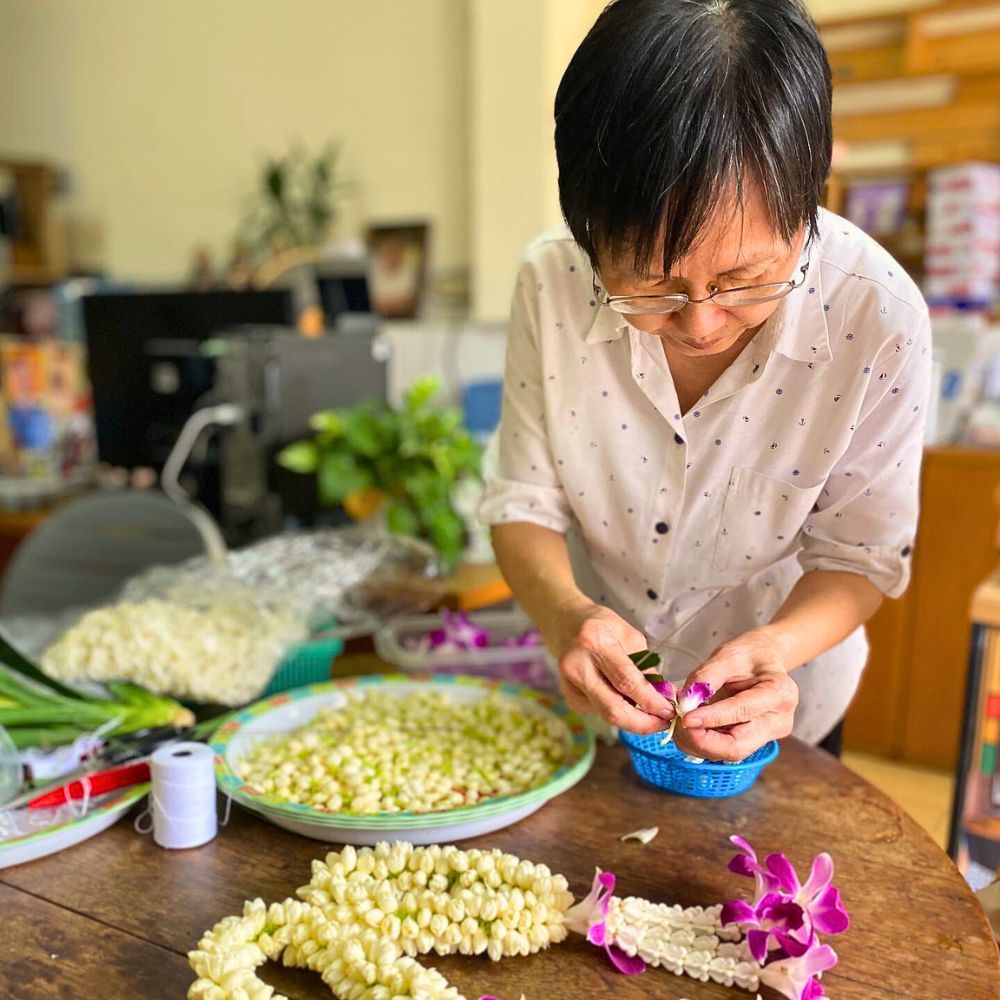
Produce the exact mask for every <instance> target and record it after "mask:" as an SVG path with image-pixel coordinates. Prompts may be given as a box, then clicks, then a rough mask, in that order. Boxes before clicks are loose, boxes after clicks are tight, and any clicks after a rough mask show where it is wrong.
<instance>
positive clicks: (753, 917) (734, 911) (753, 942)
mask: <svg viewBox="0 0 1000 1000" xmlns="http://www.w3.org/2000/svg"><path fill="white" fill-rule="evenodd" d="M722 923H723V926H725V925H726V924H733V923H736V924H739V925H740V929H741V930H742V931H743V932H744V933H745V934H746V939H747V946H748V947H749V948H750V954H751V955H753V958H754V961H755V962H758V963H759V964H763V963H764V962H765V961H767V954H768V951H773V950H776V949H780V950H781V951H782V952H783V953H785V954H787V955H789V956H791V957H792V958H798V957H799V956H801V955H804V954H805V953H806V952H807V951H808V950H809V948H810V947H812V945H813V944H814V943H815V940H816V935H815V933H814V932H813V930H812V928H811V927H810V925H809V923H808V922H807V920H806V916H805V913H804V912H803V910H802V907H801V906H799V905H798V903H795V902H793V901H792V900H791V899H790V898H789V897H788V896H784V895H782V894H781V893H777V892H769V893H766V894H765V895H764V896H762V897H761V898H760V900H759V901H758V902H757V903H756V904H755V905H754V906H751V905H750V904H749V903H746V902H744V901H743V900H741V899H734V900H731V901H730V902H728V903H726V904H725V906H723V907H722ZM772 940H773V942H774V944H773V945H771V944H770V942H771V941H772Z"/></svg>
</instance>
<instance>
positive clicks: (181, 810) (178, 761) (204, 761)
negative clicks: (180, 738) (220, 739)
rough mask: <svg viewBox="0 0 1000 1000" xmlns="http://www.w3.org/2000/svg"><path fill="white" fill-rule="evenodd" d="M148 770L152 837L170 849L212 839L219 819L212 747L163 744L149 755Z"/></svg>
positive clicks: (194, 845)
mask: <svg viewBox="0 0 1000 1000" xmlns="http://www.w3.org/2000/svg"><path fill="white" fill-rule="evenodd" d="M149 771H150V779H151V782H152V784H151V788H150V792H149V802H150V812H151V813H152V819H153V840H155V841H156V843H157V844H159V845H160V847H165V848H168V849H170V850H180V849H183V848H187V847H200V846H201V845H202V844H207V843H208V842H209V841H210V840H212V838H213V837H215V835H216V833H217V832H218V829H219V821H218V816H217V814H216V808H215V760H214V755H213V753H212V750H211V748H210V747H208V746H207V745H206V744H204V743H192V742H185V743H172V744H170V745H169V746H165V747H160V749H159V750H157V751H156V752H155V753H154V754H153V756H152V757H151V758H150V762H149ZM140 818H141V817H140ZM137 829H138V827H137Z"/></svg>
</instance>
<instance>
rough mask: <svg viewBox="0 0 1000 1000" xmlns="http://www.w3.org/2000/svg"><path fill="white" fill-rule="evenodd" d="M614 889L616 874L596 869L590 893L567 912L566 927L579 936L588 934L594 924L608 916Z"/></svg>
mask: <svg viewBox="0 0 1000 1000" xmlns="http://www.w3.org/2000/svg"><path fill="white" fill-rule="evenodd" d="M614 889H615V876H614V872H603V871H601V869H600V868H597V869H595V870H594V881H593V884H592V885H591V887H590V892H589V893H587V895H586V896H585V897H584V898H583V899H581V900H580V902H579V903H576V904H575V905H573V906H571V907H570V908H569V909H568V910H567V911H566V917H565V923H566V927H567V928H568V929H569V930H571V931H575V932H576V933H577V934H586V933H587V931H588V930H590V928H591V926H592V925H593V924H595V923H597V921H598V920H600V919H601V918H602V917H606V916H607V914H608V906H609V905H610V903H611V894H612V893H613V892H614Z"/></svg>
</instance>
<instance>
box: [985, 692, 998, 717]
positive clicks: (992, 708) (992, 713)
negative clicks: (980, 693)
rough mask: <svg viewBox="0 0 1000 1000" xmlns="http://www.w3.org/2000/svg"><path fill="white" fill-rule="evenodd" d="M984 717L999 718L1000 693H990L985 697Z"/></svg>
mask: <svg viewBox="0 0 1000 1000" xmlns="http://www.w3.org/2000/svg"><path fill="white" fill-rule="evenodd" d="M986 718H987V719H1000V694H991V695H990V696H989V697H988V698H987V699H986Z"/></svg>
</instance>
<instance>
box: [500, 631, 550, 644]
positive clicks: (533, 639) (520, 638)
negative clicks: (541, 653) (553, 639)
mask: <svg viewBox="0 0 1000 1000" xmlns="http://www.w3.org/2000/svg"><path fill="white" fill-rule="evenodd" d="M500 645H501V646H504V647H512V646H513V647H522V646H530V647H532V648H537V647H539V646H541V645H542V635H541V633H540V632H539V631H538V629H537V628H529V629H528V631H527V632H522V633H521V634H520V635H512V636H510V637H509V638H507V639H504V641H503V642H502V643H501V644H500Z"/></svg>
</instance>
